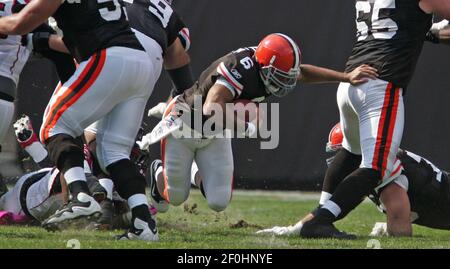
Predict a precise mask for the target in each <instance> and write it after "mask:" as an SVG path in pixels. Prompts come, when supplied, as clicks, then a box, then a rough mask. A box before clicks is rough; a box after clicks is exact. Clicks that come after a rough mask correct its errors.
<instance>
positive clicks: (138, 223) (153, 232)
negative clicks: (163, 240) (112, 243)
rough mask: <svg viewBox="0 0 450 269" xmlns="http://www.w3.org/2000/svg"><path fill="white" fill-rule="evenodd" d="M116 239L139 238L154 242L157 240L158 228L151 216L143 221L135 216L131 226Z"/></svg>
mask: <svg viewBox="0 0 450 269" xmlns="http://www.w3.org/2000/svg"><path fill="white" fill-rule="evenodd" d="M117 239H118V240H120V241H122V240H141V241H147V242H156V241H158V240H159V234H158V229H157V228H156V221H155V220H154V218H153V216H152V218H151V219H150V222H145V221H143V220H141V219H139V218H136V219H135V220H134V223H133V227H132V228H131V229H129V230H128V231H127V232H126V233H125V234H123V235H121V236H119V237H118V238H117Z"/></svg>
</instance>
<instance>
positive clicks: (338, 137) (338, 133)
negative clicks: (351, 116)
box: [326, 122, 344, 152]
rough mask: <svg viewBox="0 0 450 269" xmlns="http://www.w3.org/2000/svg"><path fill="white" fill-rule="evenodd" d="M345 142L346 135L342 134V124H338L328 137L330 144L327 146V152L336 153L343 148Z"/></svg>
mask: <svg viewBox="0 0 450 269" xmlns="http://www.w3.org/2000/svg"><path fill="white" fill-rule="evenodd" d="M343 140H344V134H343V133H342V129H341V123H340V122H339V123H337V124H336V125H335V126H334V127H333V129H331V131H330V134H329V135H328V142H327V146H326V151H327V152H336V151H338V150H339V149H341V148H342V141H343Z"/></svg>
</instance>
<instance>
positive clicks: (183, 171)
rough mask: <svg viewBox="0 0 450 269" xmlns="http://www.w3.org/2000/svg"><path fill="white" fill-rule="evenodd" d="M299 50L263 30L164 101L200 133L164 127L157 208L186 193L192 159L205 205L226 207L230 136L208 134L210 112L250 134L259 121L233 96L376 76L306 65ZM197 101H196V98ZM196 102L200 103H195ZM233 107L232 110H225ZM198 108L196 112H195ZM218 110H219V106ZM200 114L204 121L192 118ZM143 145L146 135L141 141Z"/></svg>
mask: <svg viewBox="0 0 450 269" xmlns="http://www.w3.org/2000/svg"><path fill="white" fill-rule="evenodd" d="M301 59H302V57H301V51H300V48H299V46H298V45H297V44H296V42H295V41H294V40H293V39H292V38H291V37H288V36H286V35H284V34H280V33H276V34H270V35H268V36H266V37H265V38H264V39H262V41H261V42H260V44H259V46H258V47H247V48H240V49H237V50H235V51H232V52H231V53H229V54H227V55H225V56H223V57H221V58H219V59H218V60H216V61H215V62H213V63H212V64H211V65H210V66H209V67H208V68H207V69H206V70H205V71H204V72H203V73H202V74H201V75H200V78H199V80H198V81H197V82H196V83H195V84H194V86H193V87H191V88H190V89H188V90H186V91H185V92H184V93H183V94H182V95H178V96H176V97H174V99H173V100H172V102H171V103H170V104H169V105H168V106H167V109H166V111H165V113H164V115H165V117H167V116H173V115H178V112H177V109H181V110H182V111H183V113H182V114H183V116H186V115H192V116H193V117H190V116H189V117H182V118H183V130H190V129H192V130H194V132H195V131H196V132H197V134H201V136H200V137H189V138H187V137H183V138H182V139H178V138H177V137H178V136H177V135H175V134H176V133H177V132H178V131H177V130H175V129H174V133H172V134H171V132H167V135H166V136H164V138H163V139H162V141H161V157H162V160H155V162H154V163H153V164H152V166H151V169H150V182H151V185H152V188H151V197H152V200H153V204H154V205H155V206H156V207H157V208H158V210H159V211H164V210H167V208H168V207H167V205H168V203H170V204H172V205H180V204H182V203H183V202H184V201H186V199H187V198H188V196H189V190H190V186H191V182H190V178H191V167H192V163H193V162H194V161H195V162H196V164H197V166H198V168H199V170H200V174H201V175H202V180H201V183H202V187H203V192H204V193H205V196H206V199H207V202H208V205H209V207H210V208H211V209H213V210H215V211H222V210H224V209H225V208H226V207H227V206H228V204H229V202H230V200H231V193H232V185H233V170H234V164H233V153H232V149H231V139H230V138H229V137H215V136H209V135H206V134H205V133H206V132H205V130H204V129H203V127H204V126H205V125H206V124H203V123H205V122H207V120H208V119H209V118H211V117H212V116H213V115H215V114H217V113H215V112H216V111H214V110H215V109H216V108H217V107H219V108H222V110H221V111H223V118H222V119H224V123H227V122H234V124H233V126H229V127H228V128H229V129H232V131H236V132H239V131H240V130H242V131H244V132H245V135H246V136H252V135H253V134H254V133H255V131H256V129H257V128H258V127H257V126H258V125H259V124H260V122H259V121H257V122H249V121H246V120H243V119H239V118H238V117H235V113H233V112H234V111H230V110H229V109H226V105H227V104H231V103H234V102H235V101H236V100H240V101H242V100H250V101H252V102H254V103H259V102H262V101H263V100H264V99H265V98H267V97H269V96H272V95H273V96H276V97H283V96H286V95H287V94H288V93H290V92H292V91H293V90H294V89H295V87H296V85H297V81H304V82H332V81H347V82H349V83H352V84H360V83H364V82H366V81H367V80H369V79H371V78H376V76H377V73H376V72H377V70H376V69H374V68H372V67H368V66H361V67H359V68H358V69H356V70H355V71H354V72H351V73H341V72H337V71H333V70H330V69H326V68H320V67H317V66H312V65H305V64H302V62H301ZM198 97H201V99H200V102H195V100H198V99H199V98H198ZM198 103H200V105H201V107H198V106H196V104H198ZM228 112H231V113H228ZM195 113H198V114H195ZM218 113H222V112H218ZM195 118H197V119H198V118H200V119H202V120H203V121H202V124H194V122H193V121H192V120H191V119H195ZM214 124H215V130H220V131H221V130H223V129H226V127H225V126H224V125H225V124H222V122H215V123H214ZM140 144H141V145H143V146H144V145H146V144H148V143H145V141H142V143H140Z"/></svg>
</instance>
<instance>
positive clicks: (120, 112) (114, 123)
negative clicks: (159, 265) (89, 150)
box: [96, 95, 159, 241]
mask: <svg viewBox="0 0 450 269" xmlns="http://www.w3.org/2000/svg"><path fill="white" fill-rule="evenodd" d="M146 101H147V96H146V95H144V96H142V97H136V98H132V99H130V100H128V101H125V102H122V103H120V104H119V105H117V106H116V107H115V108H114V109H113V110H112V111H111V112H110V113H108V115H106V116H105V117H104V118H103V119H101V120H99V121H98V123H97V139H96V143H97V147H96V152H97V157H98V161H99V164H100V166H101V167H102V168H103V169H104V170H106V171H107V172H108V173H109V174H110V176H111V178H112V180H113V181H114V185H115V186H116V189H117V191H118V193H119V195H120V196H121V197H122V198H124V199H126V200H127V201H128V205H129V207H130V209H131V212H132V224H133V225H132V227H131V228H130V230H129V231H127V232H126V233H125V234H124V235H122V236H120V237H119V239H120V240H125V239H126V240H131V239H139V240H145V241H157V240H158V237H159V236H158V230H157V229H156V221H155V220H154V219H153V218H152V216H151V214H150V212H149V205H148V201H147V197H146V195H145V187H146V183H145V178H144V176H143V175H142V174H141V173H140V172H139V170H138V168H137V167H136V165H135V164H134V163H133V162H132V161H131V160H130V159H129V156H130V153H131V149H132V146H133V144H134V141H135V137H136V135H137V133H138V130H139V127H140V124H141V121H142V117H143V113H144V108H145V103H146ZM130 119H133V120H130ZM105 167H106V169H105ZM141 230H142V232H140V231H141Z"/></svg>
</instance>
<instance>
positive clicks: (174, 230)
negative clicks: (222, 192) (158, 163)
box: [0, 191, 450, 249]
mask: <svg viewBox="0 0 450 269" xmlns="http://www.w3.org/2000/svg"><path fill="white" fill-rule="evenodd" d="M316 201H317V197H316V196H315V195H311V194H301V193H289V192H240V191H237V192H235V193H234V196H233V201H232V203H231V205H230V206H229V208H228V209H227V210H226V211H225V212H222V213H215V212H213V211H211V210H210V209H209V208H208V207H207V204H206V202H205V201H204V198H203V197H202V196H201V194H200V193H199V192H198V191H193V192H192V193H191V197H190V199H189V200H188V201H187V203H185V204H184V205H183V206H180V207H172V208H171V209H170V210H169V212H167V213H165V214H159V215H158V224H159V230H160V241H159V242H156V243H143V242H118V241H115V240H114V238H113V236H114V235H116V234H118V233H121V232H122V231H111V232H93V231H84V230H79V231H76V230H73V231H65V232H58V233H48V232H46V231H45V230H43V229H41V228H39V227H18V226H9V227H0V248H56V249H65V248H67V247H68V246H67V245H68V243H69V245H70V242H72V241H69V240H72V239H75V240H78V242H80V248H82V249H91V248H94V249H105V248H106V249H110V248H111V249H120V248H178V249H180V248H182V249H196V248H225V249H230V248H231V249H233V248H234V249H240V248H255V249H275V248H294V249H303V248H367V243H368V240H370V239H371V238H370V237H369V236H367V235H368V234H369V233H370V231H371V229H372V226H373V224H374V223H375V222H376V221H384V220H385V218H384V215H382V214H381V213H379V212H378V211H377V209H376V208H375V206H373V205H372V204H371V203H368V202H366V203H363V204H362V205H361V206H360V207H359V208H358V209H357V210H356V211H354V212H353V213H352V214H351V215H350V216H349V217H348V218H346V219H345V220H342V221H340V222H338V223H337V226H338V228H340V229H342V230H345V231H348V232H353V233H355V234H357V235H359V239H358V240H355V241H338V240H304V239H300V238H298V237H274V236H270V235H256V234H255V232H256V231H257V230H258V229H259V228H267V227H272V226H274V225H283V226H284V225H288V224H293V223H295V222H297V220H298V219H299V218H300V217H301V216H303V215H304V214H305V213H307V212H309V210H310V209H312V208H313V207H314V206H315V205H316ZM414 233H415V236H414V237H413V238H386V237H383V238H377V239H378V240H379V241H380V246H381V248H450V231H438V230H431V229H427V228H423V227H418V226H414Z"/></svg>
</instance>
